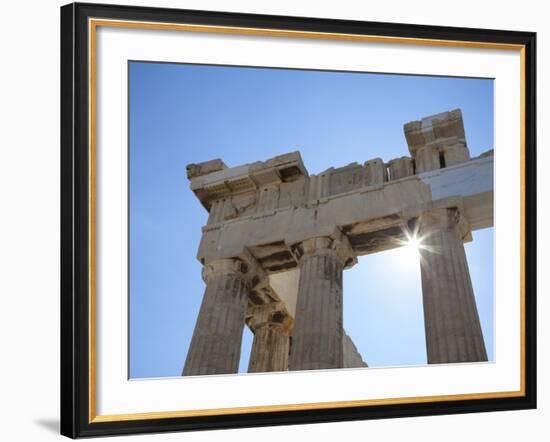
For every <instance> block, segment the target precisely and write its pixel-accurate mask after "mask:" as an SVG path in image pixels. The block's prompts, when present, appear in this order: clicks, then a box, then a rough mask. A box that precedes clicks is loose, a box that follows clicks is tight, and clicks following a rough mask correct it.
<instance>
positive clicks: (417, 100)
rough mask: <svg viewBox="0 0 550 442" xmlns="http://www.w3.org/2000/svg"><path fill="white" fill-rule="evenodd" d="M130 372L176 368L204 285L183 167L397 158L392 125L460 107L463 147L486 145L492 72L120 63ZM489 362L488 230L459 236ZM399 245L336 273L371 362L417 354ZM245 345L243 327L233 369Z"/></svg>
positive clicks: (416, 307)
mask: <svg viewBox="0 0 550 442" xmlns="http://www.w3.org/2000/svg"><path fill="white" fill-rule="evenodd" d="M129 78H130V91H129V92H130V111H129V119H130V128H129V134H130V152H129V162H130V209H129V215H130V221H129V222H130V294H129V296H130V303H129V305H130V355H129V356H130V357H129V360H130V377H131V378H143V377H163V376H178V375H180V373H181V370H182V367H183V363H184V360H185V356H186V354H187V349H188V346H189V343H190V340H191V336H192V333H193V328H194V325H195V320H196V317H197V314H198V311H199V307H200V302H201V299H202V295H203V292H204V283H203V281H202V279H201V265H200V264H199V262H198V261H197V260H196V252H197V249H198V244H199V240H200V235H201V227H202V226H203V225H204V224H206V220H207V212H206V211H205V210H204V208H203V207H202V206H201V204H200V203H199V202H198V200H197V199H196V198H195V196H194V194H193V193H192V192H191V191H190V190H189V182H188V180H187V178H186V172H185V166H186V165H187V164H189V163H197V162H201V161H207V160H210V159H213V158H219V157H221V158H222V159H223V160H224V162H225V163H226V164H227V165H228V166H230V167H231V166H237V165H240V164H244V163H250V162H254V161H258V160H266V159H268V158H271V157H274V156H276V155H280V154H282V153H285V152H290V151H294V150H299V151H300V152H301V154H302V158H303V161H304V164H305V166H306V168H307V169H308V171H309V173H311V174H316V173H319V172H321V171H323V170H325V169H327V168H329V167H331V166H334V167H339V166H345V165H347V164H349V163H352V162H358V163H361V162H364V161H366V160H369V159H371V158H375V157H381V158H383V159H384V160H385V161H388V160H390V159H392V158H395V157H400V156H403V155H408V150H407V144H406V141H405V137H404V135H403V124H404V123H406V122H409V121H412V120H417V119H420V118H422V117H424V116H428V115H432V114H435V113H439V112H444V111H447V110H451V109H456V108H460V109H462V113H463V118H464V125H465V129H466V137H467V141H468V145H469V148H470V152H471V155H472V156H477V155H479V154H480V153H482V152H484V151H486V150H489V149H491V148H493V81H492V80H488V79H462V78H444V77H420V76H402V75H383V74H368V73H344V72H326V71H302V70H288V69H265V68H246V67H223V66H199V65H185V64H168V63H142V62H130V63H129ZM465 247H466V253H467V257H468V262H469V265H470V272H471V276H472V282H473V286H474V291H475V294H476V300H477V305H478V310H479V314H480V320H481V323H482V328H483V333H484V337H485V342H486V346H487V351H488V355H489V358H490V359H492V357H493V346H494V345H493V304H494V303H493V229H492V228H491V229H484V230H481V231H476V232H474V240H473V242H471V243H468V244H466V245H465ZM408 254H410V252H408V251H407V250H406V249H396V250H392V251H388V252H383V253H378V254H374V255H369V256H364V257H360V258H359V264H358V265H356V266H355V267H354V268H352V269H350V270H347V271H346V272H345V273H344V328H345V329H346V332H347V333H348V334H349V335H350V336H351V337H352V339H353V340H354V342H355V344H356V345H357V347H358V349H359V351H360V353H361V354H362V356H363V358H364V360H365V361H366V362H367V363H368V364H369V366H373V367H375V366H376V367H382V366H392V365H414V364H425V363H426V351H425V340H424V329H423V318H422V298H421V284H420V268H419V264H418V262H415V260H414V255H413V256H412V258H413V259H411V256H409V255H408ZM251 342H252V335H251V333H250V332H249V331H248V330H246V329H245V333H244V338H243V351H242V355H241V365H240V371H242V372H246V370H247V365H248V356H249V350H250V345H251Z"/></svg>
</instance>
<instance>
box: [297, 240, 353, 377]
mask: <svg viewBox="0 0 550 442" xmlns="http://www.w3.org/2000/svg"><path fill="white" fill-rule="evenodd" d="M301 248H302V252H303V254H302V256H301V258H300V263H299V266H300V281H299V286H298V299H297V304H296V316H295V319H294V330H293V333H292V348H291V353H290V363H289V369H290V370H315V369H327V368H341V367H342V366H343V333H344V330H343V326H342V270H343V264H342V260H341V258H340V257H339V256H338V255H337V253H336V250H335V249H334V248H333V247H332V240H331V239H330V238H324V237H323V238H312V239H308V240H306V241H304V242H303V243H302V245H301Z"/></svg>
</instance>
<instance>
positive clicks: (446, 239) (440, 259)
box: [420, 209, 487, 364]
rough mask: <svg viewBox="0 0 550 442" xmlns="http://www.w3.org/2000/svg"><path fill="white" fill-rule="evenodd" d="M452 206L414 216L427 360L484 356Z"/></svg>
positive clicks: (484, 358)
mask: <svg viewBox="0 0 550 442" xmlns="http://www.w3.org/2000/svg"><path fill="white" fill-rule="evenodd" d="M459 220H460V214H459V212H458V210H457V209H436V210H433V211H430V212H427V213H426V214H424V215H423V216H422V217H421V218H420V237H421V238H422V242H423V244H424V246H423V247H422V248H421V249H420V253H421V264H420V265H421V275H422V292H423V306H424V324H425V330H426V346H427V353H428V363H429V364H437V363H452V362H473V361H487V353H486V350H485V343H484V341H483V334H482V331H481V325H480V322H479V316H478V312H477V307H476V301H475V297H474V291H473V287H472V281H471V279H470V272H469V270H468V262H467V260H466V253H465V251H464V243H463V240H462V237H463V236H462V234H461V232H460V229H459Z"/></svg>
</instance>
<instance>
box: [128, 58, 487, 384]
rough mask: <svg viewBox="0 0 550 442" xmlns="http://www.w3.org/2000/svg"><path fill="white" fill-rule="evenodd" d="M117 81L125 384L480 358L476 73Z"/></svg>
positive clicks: (241, 73) (219, 70) (219, 73)
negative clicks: (125, 139) (120, 92)
mask: <svg viewBox="0 0 550 442" xmlns="http://www.w3.org/2000/svg"><path fill="white" fill-rule="evenodd" d="M128 75H129V171H130V185H129V198H130V209H129V232H130V233H129V235H130V240H129V247H130V251H129V257H130V267H129V272H130V275H129V280H130V285H129V308H130V346H129V348H130V367H129V368H130V376H129V377H130V378H147V377H164V376H180V375H183V376H200V375H211V374H218V375H220V374H232V373H257V372H286V371H293V370H328V369H352V368H356V369H365V370H367V369H373V368H380V367H393V366H410V365H421V364H442V363H447V364H451V363H487V362H491V361H492V360H493V357H494V353H493V339H494V334H493V309H494V290H493V257H494V244H493V158H494V153H493V152H494V151H493V115H494V113H493V106H494V99H493V80H492V79H484V78H456V77H455V78H453V77H436V76H415V75H394V74H391V73H387V74H386V73H385V74H381V73H368V72H363V73H361V72H334V71H321V70H298V69H283V68H281V69H273V68H271V69H268V68H262V67H244V66H214V65H193V64H176V63H151V62H140V61H130V62H129V64H128Z"/></svg>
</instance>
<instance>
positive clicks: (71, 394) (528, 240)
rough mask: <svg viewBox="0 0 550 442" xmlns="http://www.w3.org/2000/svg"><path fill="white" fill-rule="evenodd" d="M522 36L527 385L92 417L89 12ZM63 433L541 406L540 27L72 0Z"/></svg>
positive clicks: (64, 159) (65, 148) (65, 89)
mask: <svg viewBox="0 0 550 442" xmlns="http://www.w3.org/2000/svg"><path fill="white" fill-rule="evenodd" d="M91 17H93V18H105V19H117V20H132V21H147V22H161V23H187V24H200V25H212V26H232V27H242V28H255V29H281V30H292V31H307V32H316V33H336V34H338V33H345V34H357V35H375V36H390V37H399V38H415V39H418V38H420V39H431V40H452V41H456V42H478V43H482V44H484V43H498V44H513V45H522V46H523V47H524V49H523V50H524V82H525V85H524V86H525V87H524V91H525V94H524V146H525V150H524V160H525V163H524V164H525V168H524V171H523V172H524V188H523V192H524V214H523V215H524V235H525V236H524V238H523V240H524V263H523V265H524V281H522V284H523V289H524V293H525V299H524V313H525V317H524V321H525V333H524V340H525V342H524V358H525V360H524V374H525V379H524V393H525V394H524V395H523V396H518V397H499V398H484V399H474V400H458V401H456V400H455V401H439V402H437V403H435V402H427V403H426V402H424V403H400V404H391V405H372V406H365V407H349V408H343V407H339V408H324V409H319V410H295V411H291V410H288V411H276V412H267V413H266V412H257V413H255V412H252V413H246V414H233V415H221V416H220V415H217V416H199V417H176V418H161V419H160V418H157V419H155V418H151V419H140V420H120V421H110V422H93V421H91V420H90V406H91V405H90V390H89V385H90V371H89V364H90V352H89V351H90V345H89V342H90V340H89V333H90V310H89V309H90V307H89V289H88V287H89V278H90V273H89V268H90V262H89V257H90V243H89V235H88V232H89V226H90V213H89V198H90V186H89V179H88V173H89V166H90V158H89V152H88V148H87V146H88V140H89V137H90V131H89V127H88V121H89V104H90V103H89V99H88V96H89V95H88V94H89V83H88V81H89V78H88V68H89V66H88V63H89V61H88V60H89V46H88V38H89V27H88V19H89V18H91ZM60 178H61V434H63V435H65V436H68V437H71V438H77V437H88V436H105V435H116V434H136V433H146V432H148V433H149V432H167V431H184V430H202V429H221V428H241V427H252V426H268V425H287V424H300V423H314V422H337V421H349V420H360V419H377V418H391V417H405V416H427V415H440V414H455V413H475V412H483V411H498V410H517V409H530V408H536V385H537V382H536V34H535V33H532V32H515V31H514V32H512V31H502V30H489V29H468V28H450V27H440V26H423V25H409V24H395V23H377V22H359V21H348V20H332V19H316V18H303V17H285V16H268V15H256V14H242V13H226V12H209V11H195V10H179V9H167V8H150V7H134V6H132V7H129V6H118V5H99V4H84V3H82V4H80V3H73V4H69V5H66V6H63V7H61V177H60Z"/></svg>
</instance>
